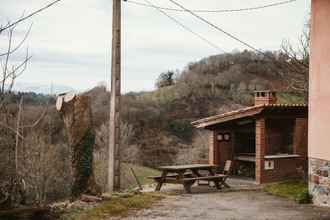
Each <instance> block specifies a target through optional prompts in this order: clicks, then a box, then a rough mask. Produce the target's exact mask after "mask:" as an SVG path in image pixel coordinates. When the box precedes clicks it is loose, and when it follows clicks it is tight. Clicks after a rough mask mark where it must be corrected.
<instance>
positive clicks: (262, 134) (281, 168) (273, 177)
mask: <svg viewBox="0 0 330 220" xmlns="http://www.w3.org/2000/svg"><path fill="white" fill-rule="evenodd" d="M307 126H308V125H307V119H304V118H299V119H296V120H295V125H294V135H293V154H298V155H300V156H301V157H298V158H296V157H291V158H272V159H265V158H264V157H265V156H266V155H270V153H271V152H272V151H271V150H270V149H271V148H272V146H271V145H273V144H275V145H276V141H275V142H272V143H268V142H267V141H266V140H267V134H269V132H272V129H267V130H266V120H265V119H257V120H256V182H257V183H258V184H262V183H269V182H277V181H284V180H288V179H292V178H300V177H302V176H301V173H299V171H298V170H297V168H300V167H302V168H304V169H305V171H306V170H307ZM266 149H268V150H269V151H268V152H267V154H266V152H265V150H266ZM265 161H274V169H273V170H265Z"/></svg>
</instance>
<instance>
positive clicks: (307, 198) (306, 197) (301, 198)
mask: <svg viewBox="0 0 330 220" xmlns="http://www.w3.org/2000/svg"><path fill="white" fill-rule="evenodd" d="M312 199H313V197H312V195H311V194H309V192H308V190H307V189H306V190H304V191H302V192H300V193H299V194H297V195H296V198H295V200H296V202H298V203H299V204H309V203H311V202H312Z"/></svg>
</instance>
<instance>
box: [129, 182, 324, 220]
mask: <svg viewBox="0 0 330 220" xmlns="http://www.w3.org/2000/svg"><path fill="white" fill-rule="evenodd" d="M229 185H231V186H232V188H231V189H230V191H227V192H219V191H217V190H216V189H215V188H210V187H199V186H194V187H193V188H192V190H193V194H185V193H184V192H183V187H182V186H178V185H166V186H165V187H164V188H163V189H162V192H163V193H165V194H166V195H167V197H166V198H165V199H164V200H162V201H161V202H159V203H158V204H156V205H154V206H153V207H152V208H151V209H146V210H142V211H139V212H137V213H135V214H134V215H132V216H130V217H126V218H123V220H133V219H134V220H188V219H189V220H227V219H228V220H229V219H230V220H266V219H267V220H307V219H308V220H330V209H327V208H318V207H314V206H312V205H299V204H297V203H295V202H294V201H290V200H288V199H284V198H280V197H277V196H272V195H269V194H267V193H265V192H263V191H262V190H261V189H260V186H257V185H255V184H253V183H251V182H250V181H244V180H236V179H230V180H229Z"/></svg>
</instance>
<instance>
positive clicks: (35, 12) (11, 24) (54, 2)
mask: <svg viewBox="0 0 330 220" xmlns="http://www.w3.org/2000/svg"><path fill="white" fill-rule="evenodd" d="M60 1H61V0H56V1H53V2H51V3H49V4H48V5H46V6H44V7H42V8H40V9H38V10H36V11H34V12H32V13H31V14H29V15H27V16H25V17H22V18H20V19H18V20H17V21H15V22H13V23H10V24H8V25H6V26H5V27H0V33H1V32H3V31H4V30H6V29H8V28H11V27H13V26H15V25H16V24H18V23H20V22H22V21H24V20H26V19H28V18H30V17H32V16H34V15H35V14H38V13H40V12H42V11H44V10H45V9H47V8H49V7H51V6H53V5H55V4H56V3H58V2H60Z"/></svg>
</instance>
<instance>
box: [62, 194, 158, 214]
mask: <svg viewBox="0 0 330 220" xmlns="http://www.w3.org/2000/svg"><path fill="white" fill-rule="evenodd" d="M163 198H164V197H163V196H161V195H160V194H156V193H143V194H136V195H131V196H129V197H125V198H123V197H120V196H114V197H113V198H112V199H111V200H110V201H105V202H102V203H100V204H98V205H97V206H96V207H94V208H90V209H87V210H81V209H80V210H79V209H76V210H73V211H72V212H70V213H68V214H66V215H64V216H63V217H62V218H61V220H100V219H104V218H108V217H113V216H127V215H128V214H129V212H130V211H133V210H139V209H144V208H149V207H151V205H152V204H154V203H155V202H157V201H159V200H161V199H163Z"/></svg>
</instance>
